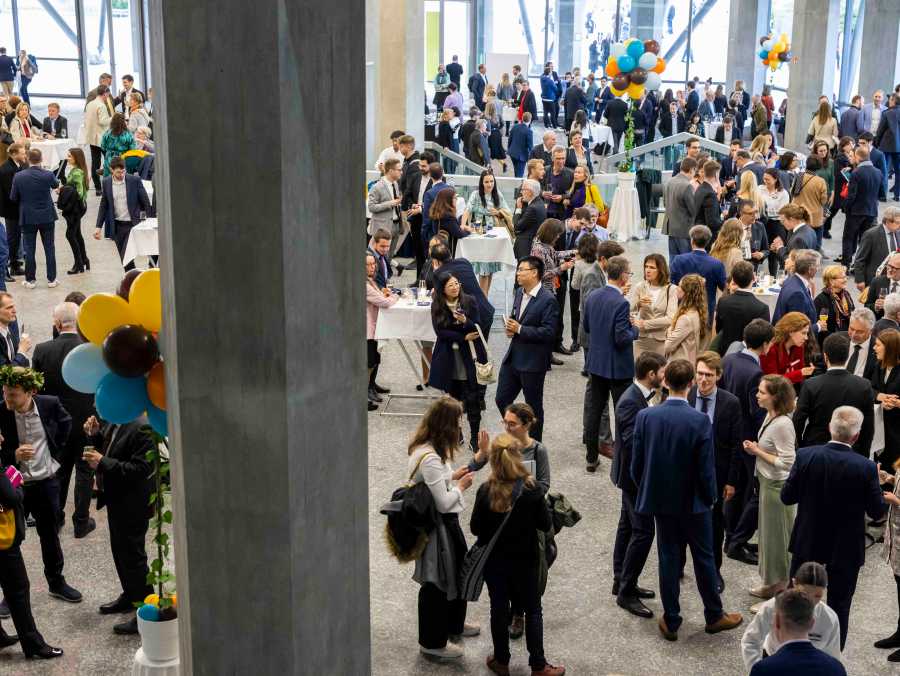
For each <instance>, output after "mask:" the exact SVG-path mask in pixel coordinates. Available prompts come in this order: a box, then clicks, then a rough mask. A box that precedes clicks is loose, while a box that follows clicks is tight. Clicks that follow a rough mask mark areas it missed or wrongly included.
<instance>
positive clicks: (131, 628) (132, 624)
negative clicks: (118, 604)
mask: <svg viewBox="0 0 900 676" xmlns="http://www.w3.org/2000/svg"><path fill="white" fill-rule="evenodd" d="M113 633H115V634H119V635H120V636H130V635H132V634H137V633H138V626H137V615H135V616H134V617H132V618H131V619H130V620H126V621H125V622H119V624H114V625H113Z"/></svg>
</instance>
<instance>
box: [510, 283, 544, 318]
mask: <svg viewBox="0 0 900 676" xmlns="http://www.w3.org/2000/svg"><path fill="white" fill-rule="evenodd" d="M540 290H541V284H540V282H538V283H537V284H535V285H534V288H533V289H531V291H525V289H524V287H523V288H522V304H521V305H519V316H518V317H516V319H520V318H521V317H522V315H524V314H525V308H527V307H528V302H529V301H530V300H531V299H532V298H537V295H538V293H539V292H540Z"/></svg>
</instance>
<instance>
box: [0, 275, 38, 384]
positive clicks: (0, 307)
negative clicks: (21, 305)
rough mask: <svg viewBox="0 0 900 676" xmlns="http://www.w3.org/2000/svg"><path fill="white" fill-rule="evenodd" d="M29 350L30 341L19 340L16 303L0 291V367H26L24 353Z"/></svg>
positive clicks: (26, 339) (26, 359) (26, 337)
mask: <svg viewBox="0 0 900 676" xmlns="http://www.w3.org/2000/svg"><path fill="white" fill-rule="evenodd" d="M30 349H31V339H30V338H29V337H28V336H27V335H24V336H22V337H21V339H20V338H19V324H18V322H17V315H16V302H15V301H14V300H13V297H12V295H10V294H9V293H7V292H6V291H0V366H8V365H12V366H28V365H29V361H28V357H27V356H26V354H25V353H27V352H28V350H30Z"/></svg>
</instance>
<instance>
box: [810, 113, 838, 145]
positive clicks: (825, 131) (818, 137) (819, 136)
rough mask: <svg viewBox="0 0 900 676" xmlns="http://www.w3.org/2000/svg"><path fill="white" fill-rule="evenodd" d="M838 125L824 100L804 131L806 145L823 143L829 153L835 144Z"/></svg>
mask: <svg viewBox="0 0 900 676" xmlns="http://www.w3.org/2000/svg"><path fill="white" fill-rule="evenodd" d="M837 136H838V124H837V120H835V119H834V115H832V113H831V104H830V103H829V102H828V101H827V100H824V101H822V102H821V103H820V104H819V109H818V110H817V111H816V114H815V117H813V119H812V120H811V121H810V123H809V129H807V131H806V139H807V141H806V142H807V143H814V142H815V141H824V142H825V145H827V146H828V150H829V151H833V150H834V147H835V145H836V144H837Z"/></svg>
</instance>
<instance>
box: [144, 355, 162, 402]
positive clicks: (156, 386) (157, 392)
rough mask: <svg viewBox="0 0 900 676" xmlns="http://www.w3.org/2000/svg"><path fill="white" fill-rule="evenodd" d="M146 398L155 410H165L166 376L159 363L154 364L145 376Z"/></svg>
mask: <svg viewBox="0 0 900 676" xmlns="http://www.w3.org/2000/svg"><path fill="white" fill-rule="evenodd" d="M147 396H148V397H150V401H151V403H152V404H153V405H154V406H156V408H161V409H162V410H164V411H165V410H166V376H165V369H164V368H163V363H162V362H161V361H158V362H156V364H154V365H153V368H151V369H150V372H149V373H148V374H147Z"/></svg>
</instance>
